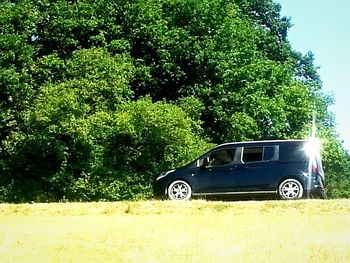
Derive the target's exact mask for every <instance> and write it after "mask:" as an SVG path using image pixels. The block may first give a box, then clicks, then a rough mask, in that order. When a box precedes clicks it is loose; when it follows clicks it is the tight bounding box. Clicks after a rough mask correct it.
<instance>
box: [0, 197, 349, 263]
mask: <svg viewBox="0 0 350 263" xmlns="http://www.w3.org/2000/svg"><path fill="white" fill-rule="evenodd" d="M0 262H350V200H325V201H322V200H302V201H292V202H285V201H260V202H255V201H246V202H207V201H200V200H198V201H192V202H182V203H175V202H167V201H163V202H161V201H150V202H116V203H56V204H54V203H52V204H21V205H10V204H1V205H0Z"/></svg>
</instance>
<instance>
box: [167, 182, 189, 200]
mask: <svg viewBox="0 0 350 263" xmlns="http://www.w3.org/2000/svg"><path fill="white" fill-rule="evenodd" d="M170 193H171V195H172V196H173V197H174V199H176V200H182V199H185V198H186V197H187V195H188V187H187V186H186V185H185V184H183V183H177V184H175V185H173V187H172V188H171V191H170Z"/></svg>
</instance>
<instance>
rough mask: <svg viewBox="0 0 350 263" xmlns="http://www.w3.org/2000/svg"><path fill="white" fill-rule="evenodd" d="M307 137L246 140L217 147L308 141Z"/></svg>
mask: <svg viewBox="0 0 350 263" xmlns="http://www.w3.org/2000/svg"><path fill="white" fill-rule="evenodd" d="M307 141H308V140H305V139H293V140H263V141H245V142H227V143H223V144H219V145H218V146H216V147H215V148H221V147H226V146H241V145H249V144H281V143H292V142H307Z"/></svg>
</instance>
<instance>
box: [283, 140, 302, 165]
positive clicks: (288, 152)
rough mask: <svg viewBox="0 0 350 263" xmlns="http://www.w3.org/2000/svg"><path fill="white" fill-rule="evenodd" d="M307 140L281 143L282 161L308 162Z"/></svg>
mask: <svg viewBox="0 0 350 263" xmlns="http://www.w3.org/2000/svg"><path fill="white" fill-rule="evenodd" d="M307 160H308V157H307V154H306V152H305V142H293V143H288V144H287V143H286V144H281V145H280V161H282V162H307Z"/></svg>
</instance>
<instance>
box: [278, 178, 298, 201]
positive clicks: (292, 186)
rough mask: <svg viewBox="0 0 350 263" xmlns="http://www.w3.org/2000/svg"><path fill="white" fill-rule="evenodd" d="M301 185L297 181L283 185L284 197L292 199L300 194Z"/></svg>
mask: <svg viewBox="0 0 350 263" xmlns="http://www.w3.org/2000/svg"><path fill="white" fill-rule="evenodd" d="M299 192H300V187H299V185H298V184H297V183H295V182H287V183H285V184H284V185H283V187H282V194H283V196H284V197H286V198H288V199H291V198H295V197H297V196H298V195H299Z"/></svg>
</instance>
